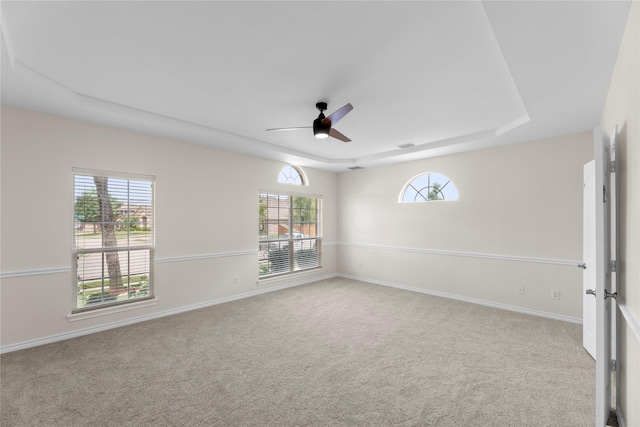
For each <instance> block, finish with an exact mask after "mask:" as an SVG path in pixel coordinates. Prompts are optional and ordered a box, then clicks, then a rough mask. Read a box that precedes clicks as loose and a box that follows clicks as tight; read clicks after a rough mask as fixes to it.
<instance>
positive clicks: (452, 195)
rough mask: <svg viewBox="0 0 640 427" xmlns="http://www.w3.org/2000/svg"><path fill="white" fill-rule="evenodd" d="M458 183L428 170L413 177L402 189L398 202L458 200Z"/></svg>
mask: <svg viewBox="0 0 640 427" xmlns="http://www.w3.org/2000/svg"><path fill="white" fill-rule="evenodd" d="M459 198H460V196H459V195H458V190H457V189H456V185H455V184H454V183H453V181H451V180H450V179H449V178H448V177H446V176H444V175H442V174H439V173H435V172H427V173H423V174H420V175H418V176H415V177H413V178H412V179H411V180H409V182H407V184H406V185H405V186H404V188H403V189H402V192H401V193H400V198H399V199H398V202H400V203H414V202H432V201H437V200H458V199H459Z"/></svg>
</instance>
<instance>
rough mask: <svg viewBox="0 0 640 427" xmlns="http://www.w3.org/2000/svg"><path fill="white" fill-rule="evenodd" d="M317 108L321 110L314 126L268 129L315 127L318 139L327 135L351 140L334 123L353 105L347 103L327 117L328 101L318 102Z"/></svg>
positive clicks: (342, 139) (304, 127) (346, 140)
mask: <svg viewBox="0 0 640 427" xmlns="http://www.w3.org/2000/svg"><path fill="white" fill-rule="evenodd" d="M316 108H317V109H318V110H319V111H320V114H319V115H318V118H317V119H315V120H314V121H313V126H301V127H294V128H275V129H267V131H272V130H298V129H313V135H314V136H315V137H316V138H318V139H324V138H327V137H329V136H330V137H333V138H335V139H339V140H340V141H344V142H349V141H351V140H350V139H349V138H347V137H346V136H344V135H343V134H341V133H340V132H338V131H337V130H336V129H334V128H333V125H335V124H336V123H338V121H339V120H340V119H342V118H343V117H344V116H346V115H347V113H348V112H349V111H351V110H353V106H352V105H351V104H347V105H345V106H344V107H342V108H340V109H338V110H336V111H334V112H333V113H331V114H329V115H328V116H327V117H325V116H324V111H325V110H326V109H327V103H326V102H318V103H316Z"/></svg>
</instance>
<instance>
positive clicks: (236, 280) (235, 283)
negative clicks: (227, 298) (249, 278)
mask: <svg viewBox="0 0 640 427" xmlns="http://www.w3.org/2000/svg"><path fill="white" fill-rule="evenodd" d="M239 280H240V279H238V276H233V284H234V285H237V284H238V281H239Z"/></svg>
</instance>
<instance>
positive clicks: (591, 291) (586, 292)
mask: <svg viewBox="0 0 640 427" xmlns="http://www.w3.org/2000/svg"><path fill="white" fill-rule="evenodd" d="M585 294H587V295H593V296H594V297H595V296H596V291H594V290H593V289H587V290H586V291H585Z"/></svg>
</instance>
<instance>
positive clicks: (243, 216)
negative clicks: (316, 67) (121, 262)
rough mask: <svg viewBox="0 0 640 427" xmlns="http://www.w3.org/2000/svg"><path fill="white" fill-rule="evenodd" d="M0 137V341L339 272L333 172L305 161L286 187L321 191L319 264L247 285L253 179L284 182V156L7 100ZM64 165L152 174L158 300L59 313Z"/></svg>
mask: <svg viewBox="0 0 640 427" xmlns="http://www.w3.org/2000/svg"><path fill="white" fill-rule="evenodd" d="M1 136H2V146H1V149H2V151H1V155H2V159H1V162H2V163H1V166H2V170H1V186H2V188H1V194H2V201H1V202H2V217H1V227H2V228H1V231H2V239H1V251H2V252H1V255H2V256H1V271H2V274H3V278H2V283H1V285H0V286H1V288H0V291H1V292H0V298H1V302H0V304H1V306H0V307H1V319H0V320H1V324H2V326H1V328H2V329H1V333H2V334H1V345H2V347H7V346H15V345H17V344H20V343H29V342H32V343H39V342H40V341H38V340H43V339H49V338H51V337H54V338H55V337H56V336H62V337H66V336H69V334H71V335H73V334H74V333H77V332H78V331H80V332H83V331H85V332H86V331H89V330H96V329H100V328H104V327H108V326H110V325H116V324H119V323H118V322H125V323H126V322H128V321H131V320H132V319H137V318H143V317H145V316H146V317H149V316H151V317H152V316H156V315H160V314H167V313H171V312H173V311H176V310H181V309H184V308H186V307H191V306H194V305H196V306H197V305H202V304H206V303H208V302H212V301H217V300H220V299H225V298H230V297H234V296H238V295H242V294H247V293H251V292H259V291H261V290H264V289H268V288H269V287H274V286H286V285H288V284H295V283H299V282H301V281H311V280H313V279H314V278H315V279H317V278H321V277H327V276H333V275H335V274H336V272H337V264H336V259H335V252H336V250H337V247H336V245H335V242H336V239H337V216H336V209H335V206H336V196H337V194H336V181H337V179H336V175H335V174H334V173H329V172H322V171H318V170H313V169H305V172H306V174H307V176H308V178H309V182H310V185H309V186H308V187H295V191H296V192H297V193H306V192H308V193H311V194H321V195H323V197H324V207H325V212H324V224H323V225H324V227H323V231H324V237H325V239H324V241H325V242H326V243H327V244H326V245H324V247H323V260H324V262H323V263H324V268H323V269H322V270H318V271H315V273H313V274H308V275H305V276H303V277H300V276H298V277H297V278H291V279H288V280H280V281H274V282H271V283H270V284H264V283H263V284H261V285H257V284H256V281H257V278H258V266H257V246H258V244H257V239H258V207H257V206H258V190H259V189H269V190H273V191H278V190H282V191H287V190H288V191H291V190H292V189H293V188H292V186H291V185H286V184H278V183H277V177H278V174H279V172H280V169H281V168H282V166H283V165H284V164H282V163H278V162H274V161H270V160H264V159H259V158H255V157H250V156H246V155H240V154H235V153H230V152H224V151H219V150H214V149H210V148H206V147H203V146H198V145H192V144H186V143H182V142H178V141H173V140H168V139H163V138H158V137H154V136H149V135H143V134H138V133H133V132H128V131H123V130H119V129H114V128H109V127H104V126H98V125H94V124H89V123H83V122H78V121H74V120H69V119H63V118H59V117H53V116H48V115H43V114H39V113H35V112H29V111H25V110H20V109H14V108H8V107H3V108H2V134H1ZM73 167H80V168H87V169H97V170H106V171H117V172H128V173H135V174H145V175H154V176H156V216H155V225H156V253H155V257H156V261H157V263H156V265H155V286H156V287H155V289H156V296H157V298H158V302H157V304H156V305H154V306H151V307H145V308H140V309H135V310H129V311H124V312H118V313H114V314H109V315H104V316H100V317H96V318H90V319H86V320H78V321H73V322H70V321H69V320H68V319H67V315H68V314H70V313H71V309H72V306H73V287H72V285H73V280H72V277H71V274H72V273H71V270H70V269H71V248H72V236H73V175H72V168H73ZM237 253H241V254H240V255H234V254H237ZM185 257H186V258H189V257H192V259H182V258H185ZM201 257H203V258H201ZM234 276H237V277H238V279H239V280H238V281H239V283H237V284H233V277H234ZM9 348H10V347H9Z"/></svg>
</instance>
